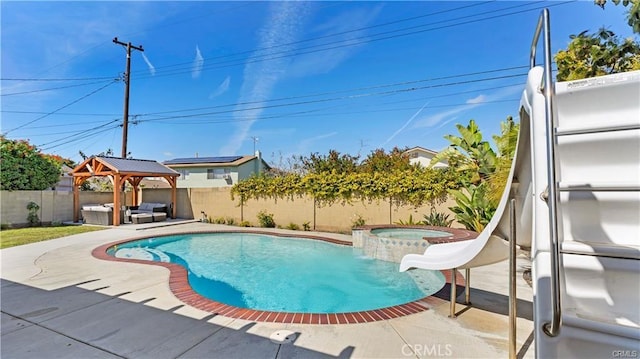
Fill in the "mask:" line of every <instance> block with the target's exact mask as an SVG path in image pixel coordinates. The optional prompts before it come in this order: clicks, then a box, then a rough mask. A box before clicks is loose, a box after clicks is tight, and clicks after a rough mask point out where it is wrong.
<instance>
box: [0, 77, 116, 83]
mask: <svg viewBox="0 0 640 359" xmlns="http://www.w3.org/2000/svg"><path fill="white" fill-rule="evenodd" d="M109 79H113V76H103V77H78V78H49V79H47V78H6V77H5V78H0V81H24V82H27V81H41V82H47V81H94V80H109Z"/></svg>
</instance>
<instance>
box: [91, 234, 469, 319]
mask: <svg viewBox="0 0 640 359" xmlns="http://www.w3.org/2000/svg"><path fill="white" fill-rule="evenodd" d="M196 233H198V234H201V233H252V234H268V235H272V236H276V237H296V238H307V239H315V240H321V241H325V242H330V243H334V244H340V245H347V246H350V245H351V242H345V241H340V240H337V239H331V238H326V237H320V236H311V235H290V234H274V233H272V232H263V231H210V232H183V233H174V234H171V235H181V234H196ZM157 237H158V236H146V237H140V238H135V239H128V240H124V241H117V242H113V243H108V244H104V245H102V246H99V247H97V248H95V249H94V250H93V251H92V252H91V254H92V255H93V256H94V257H95V258H98V259H102V260H107V261H113V262H128V263H139V264H146V265H156V266H161V267H165V268H167V269H169V271H170V275H169V288H170V289H171V292H172V293H173V294H174V295H175V296H176V297H177V298H178V299H179V300H180V301H182V302H183V303H185V304H188V305H190V306H192V307H194V308H197V309H200V310H203V311H205V312H209V313H213V314H218V315H223V316H225V317H230V318H238V319H245V320H250V321H256V322H275V323H298V324H354V323H368V322H375V321H381V320H388V319H393V318H398V317H403V316H406V315H410V314H415V313H420V312H423V311H426V310H428V309H429V308H431V307H433V306H436V305H440V304H442V303H444V302H445V300H444V299H441V298H440V297H442V298H445V295H446V293H448V292H449V289H445V288H446V286H445V287H443V288H441V289H440V290H439V291H438V292H437V293H435V294H434V295H431V296H428V297H424V298H422V299H419V300H416V301H413V302H409V303H405V304H399V305H395V306H392V307H386V308H381V309H375V310H366V311H361V312H350V313H329V314H326V313H289V312H271V311H263V310H254V309H247V308H239V307H234V306H231V305H227V304H223V303H220V302H216V301H214V300H211V299H208V298H205V297H203V296H201V295H200V294H198V293H196V292H195V291H194V290H193V289H192V288H191V285H189V279H188V273H187V270H186V269H185V268H184V267H182V266H181V265H178V264H175V263H166V262H153V261H145V260H139V259H128V258H116V257H113V256H110V255H108V254H107V250H108V249H109V248H111V247H113V246H116V245H118V244H122V243H127V242H131V241H137V240H141V239H147V238H157ZM442 273H443V274H444V276H445V282H446V283H449V284H450V283H451V271H449V270H447V271H442ZM456 284H457V285H458V286H464V278H463V277H462V275H461V274H460V273H456ZM445 292H446V293H445Z"/></svg>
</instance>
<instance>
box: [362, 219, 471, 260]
mask: <svg viewBox="0 0 640 359" xmlns="http://www.w3.org/2000/svg"><path fill="white" fill-rule="evenodd" d="M351 236H352V240H353V246H354V247H356V248H362V251H363V253H364V254H365V255H367V256H369V257H371V258H375V259H380V260H383V261H388V262H396V263H400V260H401V259H402V257H404V256H405V255H407V254H411V253H415V254H420V253H424V251H425V249H427V246H429V244H433V243H444V242H457V241H462V240H468V239H473V238H475V237H476V236H477V233H476V232H473V231H468V230H466V229H458V228H448V227H434V226H401V225H372V226H362V227H357V228H354V229H353V230H352V231H351Z"/></svg>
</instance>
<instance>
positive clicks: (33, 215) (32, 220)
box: [27, 202, 40, 226]
mask: <svg viewBox="0 0 640 359" xmlns="http://www.w3.org/2000/svg"><path fill="white" fill-rule="evenodd" d="M39 209H40V206H39V205H38V204H37V203H35V202H29V204H27V210H29V214H27V222H28V223H29V225H32V226H35V225H36V224H38V223H40V218H38V210H39Z"/></svg>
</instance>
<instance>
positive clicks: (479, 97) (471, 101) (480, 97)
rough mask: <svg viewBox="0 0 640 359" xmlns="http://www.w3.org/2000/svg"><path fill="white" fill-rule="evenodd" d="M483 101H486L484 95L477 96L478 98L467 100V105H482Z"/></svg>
mask: <svg viewBox="0 0 640 359" xmlns="http://www.w3.org/2000/svg"><path fill="white" fill-rule="evenodd" d="M485 101H487V96H485V95H478V96H476V97H474V98H471V99H468V100H467V103H468V104H471V105H475V104H479V103H483V102H485Z"/></svg>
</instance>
